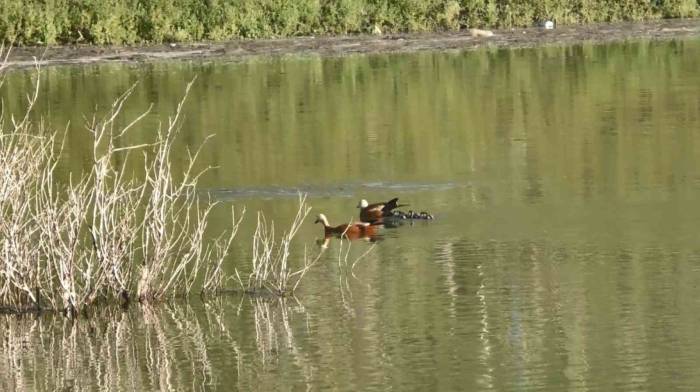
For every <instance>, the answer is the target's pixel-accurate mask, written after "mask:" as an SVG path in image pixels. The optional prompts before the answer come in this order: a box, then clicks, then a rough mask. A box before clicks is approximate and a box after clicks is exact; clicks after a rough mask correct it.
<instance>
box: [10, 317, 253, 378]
mask: <svg viewBox="0 0 700 392" xmlns="http://www.w3.org/2000/svg"><path fill="white" fill-rule="evenodd" d="M211 313H213V315H211V316H210V315H207V316H208V317H207V318H206V320H218V321H217V322H216V323H209V324H208V328H207V327H206V326H205V327H203V326H202V324H201V323H200V321H199V319H198V318H197V317H196V316H197V314H196V313H195V312H194V311H193V310H192V309H191V308H190V307H187V306H185V307H168V306H159V307H149V306H143V307H142V308H141V311H140V312H139V311H138V310H137V311H132V312H122V311H115V310H113V309H112V310H108V311H103V312H101V313H100V314H96V315H93V316H90V317H87V318H82V319H78V320H70V319H65V318H53V317H52V316H46V317H43V318H39V319H28V318H17V317H16V316H6V317H3V319H2V320H1V321H0V323H2V324H0V325H2V327H3V328H2V329H0V356H2V359H0V390H5V391H10V390H13V391H15V390H16V391H34V390H56V389H70V390H94V389H99V390H104V391H121V390H154V389H162V390H192V389H206V388H207V386H209V385H217V384H219V383H218V382H217V378H218V377H217V375H216V374H215V372H214V370H213V367H212V360H211V359H210V355H211V352H212V349H214V348H215V347H214V345H212V344H211V342H210V341H209V340H210V337H211V336H212V335H215V334H213V333H211V331H212V330H213V331H216V332H219V334H216V336H217V341H216V343H217V348H218V347H219V344H224V345H229V346H230V347H233V348H234V351H236V352H239V350H238V349H237V347H238V345H237V344H236V343H235V341H234V340H233V339H232V338H231V336H230V334H229V333H228V330H227V329H226V328H225V325H224V323H223V322H222V321H221V320H222V318H223V315H222V311H220V312H218V313H217V312H216V311H212V312H211ZM141 317H143V319H141ZM208 343H209V344H208ZM236 359H237V360H238V361H240V355H238V356H237V358H236ZM238 368H239V369H240V363H239V366H238Z"/></svg>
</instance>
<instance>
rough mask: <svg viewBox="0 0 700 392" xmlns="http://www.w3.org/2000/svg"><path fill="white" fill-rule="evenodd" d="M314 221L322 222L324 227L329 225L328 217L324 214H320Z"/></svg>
mask: <svg viewBox="0 0 700 392" xmlns="http://www.w3.org/2000/svg"><path fill="white" fill-rule="evenodd" d="M314 223H322V224H323V226H324V227H327V226H328V219H327V218H326V216H325V215H323V214H318V216H317V217H316V221H315V222H314Z"/></svg>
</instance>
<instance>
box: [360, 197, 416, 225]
mask: <svg viewBox="0 0 700 392" xmlns="http://www.w3.org/2000/svg"><path fill="white" fill-rule="evenodd" d="M398 201H399V198H398V197H395V198H393V199H391V200H389V201H387V202H382V203H372V204H369V203H367V200H364V199H363V200H362V201H360V204H358V205H357V208H359V209H360V220H361V221H362V222H370V223H372V222H379V221H381V220H382V218H384V217H387V216H391V211H392V210H394V209H396V208H397V207H401V206H405V205H407V204H397V203H398Z"/></svg>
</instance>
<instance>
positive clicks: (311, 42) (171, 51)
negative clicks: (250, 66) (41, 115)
mask: <svg viewBox="0 0 700 392" xmlns="http://www.w3.org/2000/svg"><path fill="white" fill-rule="evenodd" d="M493 32H494V35H493V36H491V37H472V36H471V34H470V33H469V32H468V31H461V32H445V33H430V34H394V35H383V36H345V37H300V38H288V39H275V40H239V41H230V42H224V43H218V42H217V43H198V44H190V45H180V44H177V45H175V44H172V45H156V46H143V47H125V46H119V47H117V46H111V47H98V46H55V47H49V48H31V47H24V48H14V49H13V52H12V55H11V56H10V59H9V63H8V64H7V66H8V67H10V68H21V67H29V66H32V65H33V64H34V60H33V59H34V58H35V57H36V58H39V59H41V60H40V63H41V64H42V65H43V66H47V65H66V64H91V63H114V62H120V63H124V62H147V61H159V60H175V59H185V60H186V59H221V60H232V61H239V60H243V59H246V58H250V57H256V56H284V55H308V54H320V55H332V56H337V55H346V54H353V53H379V52H415V51H424V50H455V49H456V50H461V49H476V48H480V47H484V46H489V47H502V48H523V47H532V46H540V45H562V44H564V45H566V44H575V43H582V42H595V43H606V42H614V41H622V40H630V39H655V40H666V39H674V38H685V37H700V19H673V20H662V21H655V22H646V23H615V24H595V25H585V26H564V27H558V28H556V29H553V30H545V29H542V28H537V27H531V28H524V29H523V28H520V29H509V30H494V31H493Z"/></svg>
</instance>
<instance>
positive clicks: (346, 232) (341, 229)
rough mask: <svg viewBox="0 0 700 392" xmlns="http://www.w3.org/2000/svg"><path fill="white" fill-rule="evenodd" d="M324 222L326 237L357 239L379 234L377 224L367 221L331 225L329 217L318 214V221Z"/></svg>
mask: <svg viewBox="0 0 700 392" xmlns="http://www.w3.org/2000/svg"><path fill="white" fill-rule="evenodd" d="M314 223H321V224H323V233H324V235H325V237H330V236H335V237H340V236H344V237H347V238H348V239H351V240H355V239H360V238H366V237H373V236H375V235H376V234H377V225H372V224H369V223H365V222H358V223H344V224H342V225H338V226H331V225H329V224H328V218H326V216H325V215H323V214H318V217H317V218H316V222H314Z"/></svg>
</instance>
